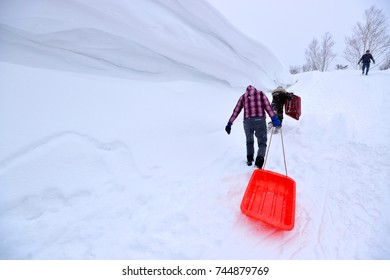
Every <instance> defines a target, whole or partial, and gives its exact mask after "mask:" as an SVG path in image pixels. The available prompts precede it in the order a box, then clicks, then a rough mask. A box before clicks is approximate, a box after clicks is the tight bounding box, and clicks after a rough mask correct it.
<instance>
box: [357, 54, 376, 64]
mask: <svg viewBox="0 0 390 280" xmlns="http://www.w3.org/2000/svg"><path fill="white" fill-rule="evenodd" d="M370 60H372V62H374V63H375V60H374V58H373V56H372V54H370V53H365V54H363V56H362V58H361V59H360V60H359V62H358V64H359V63H360V61H363V63H368V64H370Z"/></svg>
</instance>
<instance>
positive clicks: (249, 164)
mask: <svg viewBox="0 0 390 280" xmlns="http://www.w3.org/2000/svg"><path fill="white" fill-rule="evenodd" d="M252 162H253V155H248V156H246V164H248V166H251V165H252Z"/></svg>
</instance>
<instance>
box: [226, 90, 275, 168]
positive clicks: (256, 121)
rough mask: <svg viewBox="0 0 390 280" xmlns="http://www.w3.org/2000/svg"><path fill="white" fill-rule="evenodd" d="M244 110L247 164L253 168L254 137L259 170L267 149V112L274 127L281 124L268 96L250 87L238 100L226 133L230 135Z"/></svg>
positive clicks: (256, 162)
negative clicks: (236, 120)
mask: <svg viewBox="0 0 390 280" xmlns="http://www.w3.org/2000/svg"><path fill="white" fill-rule="evenodd" d="M242 108H244V131H245V136H246V155H247V164H248V166H251V165H252V163H253V161H254V154H255V149H254V137H253V135H255V136H256V138H257V144H258V148H259V149H258V151H257V156H256V161H255V165H256V166H257V167H258V168H262V167H263V163H264V156H265V150H266V147H267V126H266V122H265V118H266V115H265V111H266V112H267V113H268V115H269V116H270V117H271V120H272V123H273V126H275V127H280V126H281V123H280V121H279V119H278V116H277V115H276V114H275V112H274V111H273V110H272V107H271V105H270V103H269V100H268V98H267V96H266V95H265V94H264V92H262V91H259V90H257V89H256V88H255V87H254V86H252V85H249V86H248V87H247V88H246V91H245V93H244V94H243V95H241V97H240V98H239V99H238V102H237V105H236V107H235V108H234V110H233V114H232V116H231V117H230V119H229V121H228V123H227V125H226V127H225V131H226V132H227V134H230V132H231V128H232V125H233V122H234V120H235V119H236V118H237V116H238V115H239V114H240V112H241V110H242Z"/></svg>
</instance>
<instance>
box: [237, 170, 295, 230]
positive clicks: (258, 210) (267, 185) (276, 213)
mask: <svg viewBox="0 0 390 280" xmlns="http://www.w3.org/2000/svg"><path fill="white" fill-rule="evenodd" d="M295 189H296V184H295V181H294V180H293V179H291V178H289V177H287V176H285V175H281V174H278V173H275V172H272V171H268V170H264V169H256V170H255V171H254V172H253V174H252V177H251V179H250V181H249V183H248V186H247V188H246V191H245V194H244V197H243V199H242V202H241V211H242V212H243V213H244V214H245V215H247V216H249V217H252V218H255V219H258V220H261V221H263V222H265V223H267V224H269V225H272V226H274V227H277V228H279V229H282V230H292V229H293V228H294V223H295V196H296V194H295Z"/></svg>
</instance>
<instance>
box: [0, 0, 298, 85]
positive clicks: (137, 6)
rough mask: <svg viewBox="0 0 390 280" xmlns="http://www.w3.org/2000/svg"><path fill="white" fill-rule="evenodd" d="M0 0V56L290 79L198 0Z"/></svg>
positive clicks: (49, 63) (141, 73)
mask: <svg viewBox="0 0 390 280" xmlns="http://www.w3.org/2000/svg"><path fill="white" fill-rule="evenodd" d="M0 5H1V6H0V41H1V42H2V44H1V45H0V59H1V60H2V61H8V62H12V63H18V64H23V65H31V66H34V67H45V68H52V69H63V70H69V71H77V72H80V71H83V72H86V73H95V74H101V75H111V76H120V77H127V78H132V79H142V80H145V79H148V80H183V79H185V80H195V79H197V80H199V79H202V80H204V79H208V80H215V81H219V82H224V83H228V84H229V85H232V86H243V85H247V84H250V83H255V84H261V85H263V86H265V87H269V88H272V87H273V86H274V85H275V83H281V84H289V83H291V81H292V80H291V76H290V74H289V73H288V70H287V69H286V68H284V66H283V65H282V64H281V63H280V62H279V61H278V60H277V58H276V57H275V56H274V55H273V54H272V52H270V51H269V50H267V49H266V48H265V47H264V46H262V45H261V44H260V43H257V42H254V41H253V40H251V39H249V38H248V37H246V36H244V35H243V34H242V33H240V32H239V31H237V30H236V29H235V28H234V27H233V26H232V25H231V24H229V23H228V21H227V20H225V19H224V18H223V17H222V16H221V15H220V14H219V13H218V12H217V11H215V10H214V8H213V7H212V6H211V5H209V4H208V3H207V2H205V1H203V0H202V1H185V0H179V1H177V0H169V1H165V0H164V1H163V0H161V1H159V0H136V1H134V0H133V1H131V2H129V1H125V0H115V1H106V0H77V1H52V0H35V1H30V0H15V1H11V2H9V1H8V3H5V2H2V3H1V4H0ZM254 24H255V23H254Z"/></svg>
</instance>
